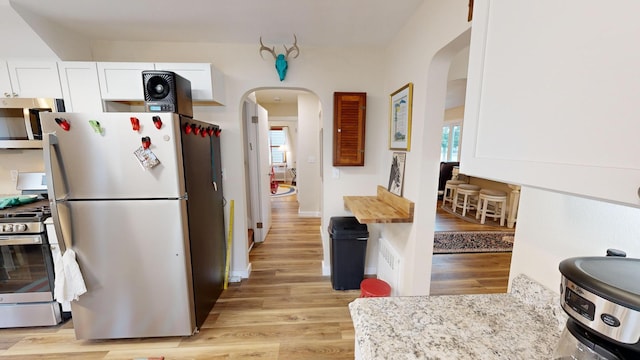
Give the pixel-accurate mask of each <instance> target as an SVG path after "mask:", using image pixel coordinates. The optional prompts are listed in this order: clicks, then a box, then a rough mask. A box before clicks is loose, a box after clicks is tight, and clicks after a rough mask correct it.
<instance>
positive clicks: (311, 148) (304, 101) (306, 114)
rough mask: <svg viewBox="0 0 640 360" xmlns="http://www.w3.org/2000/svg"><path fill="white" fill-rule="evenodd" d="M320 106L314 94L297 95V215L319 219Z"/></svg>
mask: <svg viewBox="0 0 640 360" xmlns="http://www.w3.org/2000/svg"><path fill="white" fill-rule="evenodd" d="M319 116H320V103H319V102H318V97H317V96H315V95H313V94H301V95H298V137H299V138H300V139H304V140H302V141H300V142H298V151H297V154H298V161H297V164H296V166H297V171H298V179H297V184H298V204H299V208H298V213H299V214H300V215H302V216H310V217H319V216H320V211H321V210H322V209H321V206H320V192H319V191H318V189H320V186H321V184H320V158H321V156H320V121H319Z"/></svg>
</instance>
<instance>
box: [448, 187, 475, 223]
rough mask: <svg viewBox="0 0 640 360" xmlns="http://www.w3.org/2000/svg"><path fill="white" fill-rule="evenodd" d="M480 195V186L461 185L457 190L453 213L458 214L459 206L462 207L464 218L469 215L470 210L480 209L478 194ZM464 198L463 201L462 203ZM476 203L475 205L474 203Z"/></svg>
mask: <svg viewBox="0 0 640 360" xmlns="http://www.w3.org/2000/svg"><path fill="white" fill-rule="evenodd" d="M479 193H480V186H478V185H471V184H460V185H458V187H457V188H456V193H455V195H454V197H453V212H456V209H457V208H458V206H461V207H462V216H465V215H466V214H467V211H469V210H476V209H477V208H478V200H477V199H478V194H479ZM460 196H462V201H461V202H459V201H460ZM474 201H475V203H474Z"/></svg>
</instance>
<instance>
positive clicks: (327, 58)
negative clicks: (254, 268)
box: [92, 38, 388, 273]
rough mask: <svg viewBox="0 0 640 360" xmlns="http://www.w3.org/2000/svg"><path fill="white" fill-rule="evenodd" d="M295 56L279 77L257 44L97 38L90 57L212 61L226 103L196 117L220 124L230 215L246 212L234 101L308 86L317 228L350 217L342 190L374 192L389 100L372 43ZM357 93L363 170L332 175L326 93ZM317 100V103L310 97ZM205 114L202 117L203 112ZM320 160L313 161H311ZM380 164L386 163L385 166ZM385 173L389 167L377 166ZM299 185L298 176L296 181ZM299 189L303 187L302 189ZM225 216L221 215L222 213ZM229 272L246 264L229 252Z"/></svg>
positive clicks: (240, 242)
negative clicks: (315, 126)
mask: <svg viewBox="0 0 640 360" xmlns="http://www.w3.org/2000/svg"><path fill="white" fill-rule="evenodd" d="M298 45H299V46H300V56H298V57H297V58H296V59H294V60H292V61H290V62H289V70H288V72H287V78H286V79H285V80H284V81H283V82H280V81H279V79H278V77H277V76H276V74H275V73H274V71H273V60H263V59H262V58H261V57H260V55H259V53H258V51H257V50H258V48H259V46H258V44H257V43H256V44H255V45H239V44H205V43H164V42H157V43H149V42H96V43H95V44H94V46H93V49H92V52H93V54H94V59H93V60H95V61H161V62H212V63H214V64H215V65H216V67H217V68H218V69H220V71H222V72H223V73H224V74H225V88H226V89H225V90H226V99H227V103H226V106H223V107H213V108H211V109H209V110H208V114H203V116H200V114H199V117H201V118H202V120H205V121H211V122H214V123H217V124H219V125H220V127H221V128H222V137H221V141H222V166H223V168H224V169H225V174H224V175H225V177H224V183H223V185H224V191H225V198H226V199H227V200H230V199H234V200H235V212H236V214H245V213H246V198H245V196H246V194H245V174H244V166H243V159H244V155H243V152H244V149H243V146H242V143H243V136H242V127H241V126H240V118H241V100H242V99H243V98H244V97H245V96H246V94H247V93H248V92H250V91H254V90H259V89H262V88H281V87H285V88H292V89H297V90H308V91H311V92H313V93H314V94H316V95H317V97H318V99H319V101H320V103H321V112H322V114H329V115H328V116H323V128H324V134H325V136H324V140H323V141H324V144H323V148H324V154H323V156H322V159H323V161H324V164H323V165H324V166H323V168H324V179H325V180H324V183H325V188H324V189H323V190H322V191H321V192H322V193H323V194H324V195H323V198H322V202H323V226H322V228H323V229H326V224H328V223H327V221H328V219H329V217H330V216H334V215H349V213H348V212H347V211H346V210H345V209H344V204H343V200H342V196H343V195H361V194H366V195H372V194H375V191H376V185H377V184H378V183H379V181H380V180H379V174H380V171H382V170H381V169H380V168H379V161H378V159H379V158H380V157H381V156H382V155H383V154H384V153H385V152H386V151H385V149H384V147H383V146H380V144H379V142H380V140H379V141H376V139H384V138H386V134H387V130H388V127H387V106H388V98H387V95H386V92H385V91H384V90H383V79H382V77H381V76H377V75H380V74H382V73H383V71H382V70H383V59H382V57H381V49H379V48H373V47H370V48H353V47H351V48H316V47H306V46H305V45H304V39H302V38H300V39H298ZM334 91H364V92H367V93H368V94H369V97H368V101H369V108H368V110H367V135H366V136H367V139H372V140H371V141H370V142H367V145H366V150H365V151H366V156H367V159H369V160H368V161H367V164H366V166H364V167H352V168H342V169H343V170H342V171H341V177H340V178H339V179H328V177H330V174H331V158H332V156H331V151H332V146H331V139H332V137H331V136H330V135H329V136H328V134H331V131H332V129H333V119H332V115H331V114H333V92H334ZM316 101H317V100H316ZM204 115H206V116H204ZM318 161H319V160H318ZM385 167H386V166H385ZM384 171H385V172H386V171H388V170H386V169H385V170H384ZM301 183H302V180H301ZM301 191H302V190H301ZM227 218H228V217H227ZM246 229H247V224H246V219H245V218H244V217H240V216H236V217H235V223H234V230H233V232H234V234H235V236H234V248H233V251H234V253H236V252H241V251H245V252H246V246H247V245H246V243H247V242H246V241H244V240H246V239H245V238H244V236H246V235H245V234H246ZM323 237H324V239H323V244H324V264H325V265H324V270H325V273H326V270H327V269H328V267H327V265H328V264H329V251H328V247H327V246H328V235H327V234H326V231H323ZM233 259H234V262H233V263H232V265H231V266H232V273H233V271H239V272H243V271H246V269H247V265H248V264H246V263H242V259H236V256H235V255H234V257H233Z"/></svg>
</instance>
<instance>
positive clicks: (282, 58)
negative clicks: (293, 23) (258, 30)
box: [260, 34, 300, 81]
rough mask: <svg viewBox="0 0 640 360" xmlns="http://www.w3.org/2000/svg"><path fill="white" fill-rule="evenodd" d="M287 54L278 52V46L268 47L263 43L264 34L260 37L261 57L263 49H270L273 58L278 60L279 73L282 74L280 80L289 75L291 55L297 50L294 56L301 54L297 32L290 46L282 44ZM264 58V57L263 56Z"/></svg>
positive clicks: (277, 68)
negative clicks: (288, 60)
mask: <svg viewBox="0 0 640 360" xmlns="http://www.w3.org/2000/svg"><path fill="white" fill-rule="evenodd" d="M282 46H283V47H284V50H285V51H286V54H276V47H275V46H274V47H272V48H268V47H266V46H265V45H264V44H263V43H262V36H261V37H260V57H262V52H263V51H265V50H266V51H268V52H270V53H271V55H273V58H274V59H275V60H276V70H277V71H278V75H279V76H280V81H282V80H284V77H285V76H286V75H287V68H288V67H289V64H288V62H287V59H289V55H290V54H291V53H292V52H294V51H295V56H293V58H294V59H295V58H297V57H298V55H300V49H299V48H298V38H297V37H296V35H295V34H293V45H292V46H291V47H290V48H287V46H286V45H282ZM262 58H263V59H264V57H262Z"/></svg>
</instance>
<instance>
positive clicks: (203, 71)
mask: <svg viewBox="0 0 640 360" xmlns="http://www.w3.org/2000/svg"><path fill="white" fill-rule="evenodd" d="M155 66H156V70H167V71H173V72H174V73H176V74H178V75H180V76H182V77H183V78H185V79H187V80H189V81H190V82H191V97H192V99H193V101H194V102H213V103H216V104H218V105H224V103H225V99H224V75H223V74H222V73H221V72H220V71H218V69H216V68H215V67H214V66H213V65H212V64H208V63H156V64H155Z"/></svg>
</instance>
